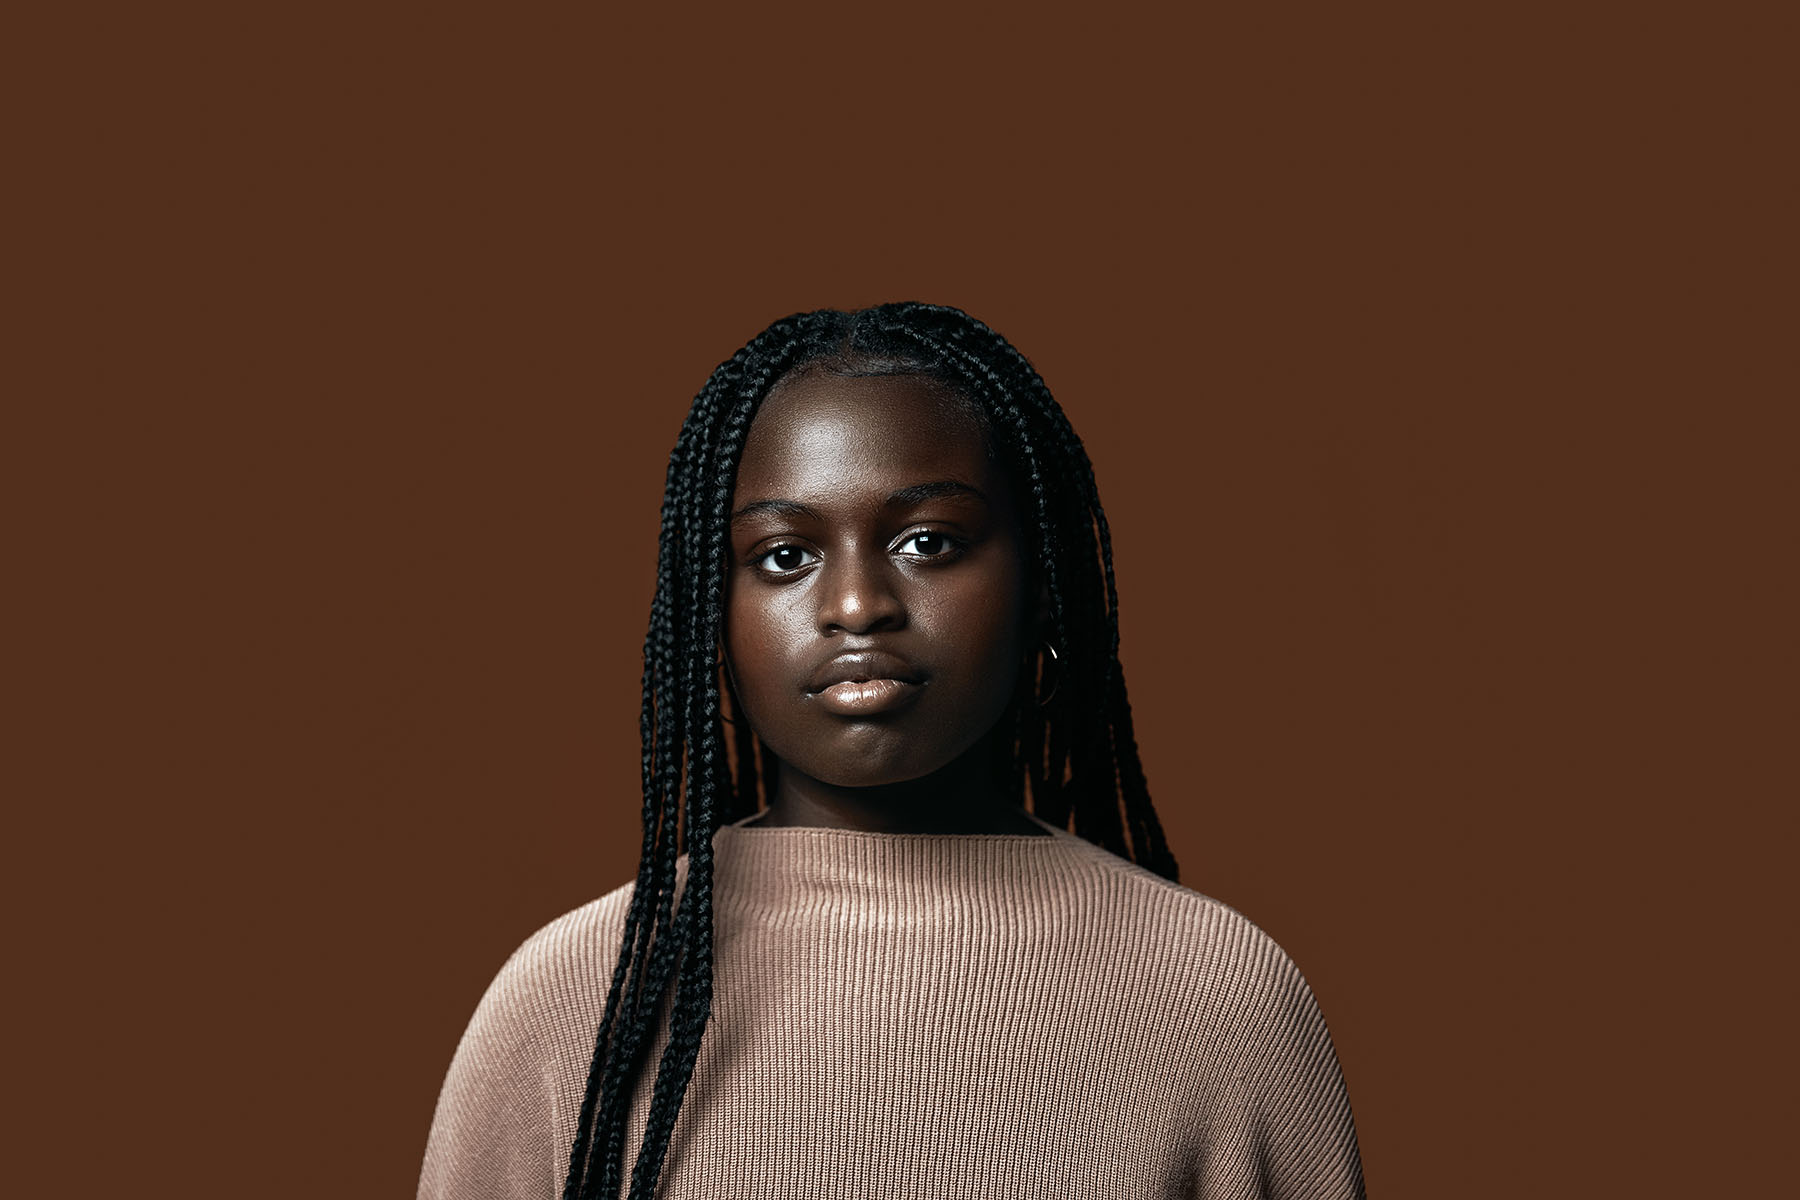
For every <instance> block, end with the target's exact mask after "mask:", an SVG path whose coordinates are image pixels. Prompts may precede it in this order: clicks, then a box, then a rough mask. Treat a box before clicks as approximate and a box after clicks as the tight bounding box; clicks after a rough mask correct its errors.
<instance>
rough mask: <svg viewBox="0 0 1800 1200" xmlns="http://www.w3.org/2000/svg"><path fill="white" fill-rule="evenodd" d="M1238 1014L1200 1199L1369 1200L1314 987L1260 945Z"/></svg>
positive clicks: (1208, 1134) (1212, 1120)
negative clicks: (1234, 1055)
mask: <svg viewBox="0 0 1800 1200" xmlns="http://www.w3.org/2000/svg"><path fill="white" fill-rule="evenodd" d="M1259 940H1260V941H1261V943H1262V944H1261V946H1260V947H1258V949H1259V950H1260V953H1258V954H1257V955H1256V958H1257V959H1258V960H1259V961H1257V963H1256V965H1255V969H1254V970H1252V971H1251V972H1249V975H1250V978H1251V980H1252V981H1253V982H1252V983H1251V985H1250V986H1248V987H1247V988H1246V989H1245V992H1244V993H1243V995H1242V1000H1243V1005H1242V1007H1241V1009H1239V1010H1238V1011H1237V1012H1236V1013H1235V1014H1234V1017H1235V1023H1236V1025H1237V1029H1236V1031H1235V1032H1236V1034H1237V1035H1238V1036H1237V1037H1236V1038H1234V1041H1236V1045H1237V1048H1238V1051H1239V1053H1238V1055H1237V1061H1236V1066H1235V1068H1233V1069H1231V1070H1230V1071H1229V1072H1228V1078H1227V1079H1226V1080H1224V1081H1223V1082H1224V1084H1225V1086H1224V1087H1223V1088H1221V1089H1220V1091H1219V1092H1218V1093H1217V1094H1218V1106H1217V1108H1215V1109H1214V1110H1213V1111H1212V1112H1211V1113H1209V1114H1207V1119H1206V1121H1205V1122H1204V1123H1205V1125H1206V1126H1207V1128H1206V1129H1205V1130H1203V1132H1202V1139H1201V1141H1202V1147H1203V1149H1202V1152H1201V1155H1200V1161H1199V1164H1198V1171H1197V1179H1196V1186H1195V1191H1194V1194H1195V1195H1196V1196H1197V1197H1202V1198H1204V1200H1363V1197H1364V1195H1365V1192H1364V1186H1363V1175H1362V1159H1361V1155H1360V1154H1359V1152H1358V1150H1357V1144H1356V1128H1355V1125H1354V1123H1353V1122H1352V1120H1351V1116H1350V1098H1349V1095H1348V1093H1347V1091H1346V1090H1345V1087H1344V1077H1343V1073H1342V1071H1341V1070H1340V1069H1339V1066H1338V1060H1337V1052H1336V1050H1335V1048H1334V1047H1333V1046H1332V1044H1331V1034H1330V1033H1329V1031H1328V1030H1327V1029H1326V1027H1325V1018H1324V1015H1323V1014H1322V1013H1321V1012H1320V1011H1319V1006H1318V1003H1317V1001H1315V1000H1314V998H1313V993H1312V989H1311V988H1310V987H1309V986H1308V985H1307V982H1306V979H1305V978H1304V977H1303V976H1302V975H1301V973H1300V970H1299V968H1298V967H1296V966H1295V965H1294V963H1293V960H1291V959H1290V958H1289V957H1288V956H1287V955H1286V954H1285V953H1284V952H1283V951H1282V950H1281V948H1280V947H1279V946H1277V945H1275V943H1274V942H1273V941H1271V940H1268V939H1267V938H1266V937H1264V938H1260V939H1259Z"/></svg>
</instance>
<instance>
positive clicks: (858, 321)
mask: <svg viewBox="0 0 1800 1200" xmlns="http://www.w3.org/2000/svg"><path fill="white" fill-rule="evenodd" d="M803 367H806V368H817V369H824V370H830V371H833V372H836V373H840V374H855V375H869V374H880V375H901V374H906V375H920V376H925V377H929V378H931V379H934V380H937V381H940V382H942V383H944V384H947V385H948V386H949V387H950V388H951V389H952V390H953V391H954V392H955V393H956V394H957V395H958V396H959V397H960V398H961V399H962V400H963V401H964V402H965V403H967V404H968V405H969V406H970V407H971V408H972V409H973V410H974V411H975V412H976V413H977V414H978V416H979V418H980V420H981V423H982V425H983V427H984V430H985V432H986V434H987V436H988V437H989V438H990V439H991V442H992V448H993V449H994V451H995V452H996V453H997V454H998V455H999V457H1000V458H1001V459H1002V460H1003V461H1004V462H1005V464H1006V465H1007V466H1008V467H1009V468H1010V470H1011V472H1012V476H1013V479H1014V481H1015V486H1016V487H1017V488H1018V491H1019V494H1020V496H1021V498H1022V500H1023V502H1024V507H1023V509H1022V523H1023V524H1024V525H1025V527H1026V529H1027V531H1028V535H1027V536H1028V538H1029V543H1028V544H1029V546H1030V548H1031V549H1032V550H1035V551H1036V554H1035V556H1029V555H1028V558H1027V561H1028V562H1034V563H1036V564H1039V566H1038V568H1037V569H1038V571H1039V582H1040V583H1041V586H1042V590H1043V592H1044V593H1045V594H1046V595H1047V596H1048V598H1049V610H1050V612H1049V616H1050V620H1051V623H1052V625H1053V636H1054V639H1055V645H1056V646H1057V647H1058V648H1059V649H1058V651H1057V654H1056V659H1055V661H1054V662H1046V661H1044V660H1043V652H1042V651H1037V652H1035V653H1036V654H1037V655H1038V656H1039V658H1038V661H1036V662H1034V663H1031V664H1027V668H1026V671H1025V676H1024V680H1023V682H1025V683H1026V684H1027V685H1028V686H1031V687H1034V688H1035V687H1036V686H1037V685H1036V683H1035V682H1034V681H1036V680H1038V679H1039V678H1040V677H1045V676H1049V675H1050V674H1051V673H1052V672H1054V675H1055V681H1054V690H1053V691H1051V693H1050V696H1049V699H1048V701H1047V702H1044V703H1017V702H1015V703H1014V704H1013V705H1012V706H1011V707H1010V708H1009V710H1008V712H1007V715H1006V716H1004V717H1003V718H1002V719H1001V724H1002V727H1003V728H1001V729H998V730H996V736H997V737H998V738H999V739H1000V742H1001V744H1002V745H1003V748H1004V750H1005V751H1007V752H1009V753H1010V761H1009V762H1008V764H1007V766H1008V768H1009V769H1008V771H1007V779H1008V781H1009V786H1010V788H1011V791H1012V799H1013V801H1014V802H1015V803H1017V804H1021V805H1023V804H1024V803H1025V802H1026V801H1027V799H1028V800H1029V805H1030V810H1031V812H1032V813H1033V814H1034V815H1035V816H1037V817H1038V818H1039V819H1040V820H1043V821H1045V822H1047V823H1049V824H1051V825H1054V826H1057V827H1059V828H1062V829H1070V828H1071V826H1072V828H1073V832H1074V833H1075V834H1077V835H1078V836H1081V837H1084V838H1086V839H1088V840H1089V841H1092V842H1095V843H1097V844H1099V845H1101V846H1103V847H1105V848H1106V849H1108V850H1110V851H1112V852H1113V853H1114V854H1117V855H1119V856H1120V857H1122V858H1127V859H1130V860H1132V861H1134V862H1136V863H1138V864H1140V865H1142V866H1144V867H1145V868H1147V869H1149V870H1151V871H1153V872H1155V873H1156V874H1158V875H1161V876H1163V877H1165V878H1167V879H1170V880H1173V879H1175V878H1176V864H1175V859H1174V856H1173V855H1172V854H1171V853H1170V852H1169V847H1168V844H1167V842H1166V841H1165V839H1164V837H1163V831H1162V826H1161V824H1160V822H1159V821H1158V820H1157V817H1156V811H1155V809H1154V808H1152V807H1151V804H1150V795H1149V791H1148V788H1147V785H1146V783H1145V780H1144V771H1143V767H1142V765H1141V763H1140V762H1139V759H1138V749H1137V742H1136V739H1135V737H1134V735H1133V733H1132V723H1131V706H1130V703H1129V702H1128V701H1127V699H1126V694H1125V677H1124V674H1123V672H1122V670H1121V669H1120V666H1119V621H1118V590H1117V587H1116V585H1115V583H1114V579H1113V560H1112V539H1111V535H1110V532H1109V530H1108V527H1107V523H1106V514H1105V513H1104V512H1103V511H1102V510H1101V507H1100V497H1099V493H1098V491H1097V490H1096V487H1095V484H1094V472H1093V467H1092V465H1091V464H1090V463H1089V462H1088V457H1087V452H1086V451H1085V450H1084V449H1083V448H1082V445H1081V441H1080V439H1078V438H1077V437H1076V436H1075V431H1074V430H1073V429H1072V428H1071V427H1070V425H1069V422H1068V418H1067V417H1065V416H1064V415H1063V411H1062V409H1061V408H1060V407H1059V406H1058V405H1057V403H1056V401H1055V400H1054V399H1053V398H1052V397H1051V395H1050V391H1049V389H1048V388H1047V387H1046V386H1045V385H1044V381H1043V380H1042V379H1041V378H1040V377H1039V376H1038V373H1037V371H1036V370H1034V369H1033V368H1032V366H1031V364H1030V363H1029V362H1027V361H1026V359H1025V356H1024V355H1023V354H1021V353H1019V351H1018V350H1016V349H1014V348H1013V346H1012V345H1011V343H1009V342H1007V340H1006V339H1005V338H1003V337H1001V336H1000V335H999V334H998V333H996V332H995V331H994V330H992V329H990V328H988V327H987V326H986V325H984V324H982V323H981V322H980V321H977V320H975V319H974V318H973V317H970V316H969V315H968V314H966V313H963V312H961V311H959V310H957V309H954V308H949V307H944V306H941V305H930V304H917V303H904V304H885V305H881V306H879V307H876V308H868V309H862V310H860V311H857V312H839V311H836V310H822V311H819V312H811V313H799V314H796V315H794V316H790V317H786V318H783V319H782V320H779V321H777V322H775V323H774V324H773V325H771V326H769V328H768V329H766V330H764V331H763V332H762V333H760V334H758V335H757V336H756V337H755V338H754V339H752V340H751V341H750V343H749V344H748V345H746V346H745V347H744V348H743V349H741V350H739V351H738V352H737V353H736V354H734V355H732V356H731V358H729V359H727V360H726V361H725V362H723V363H721V364H720V365H719V367H718V369H717V370H715V371H714V372H713V374H712V377H711V378H710V379H708V380H707V383H706V386H705V387H704V388H702V389H701V391H700V394H699V395H698V396H696V397H695V398H694V403H693V407H692V408H691V409H690V410H689V411H688V415H687V419H686V421H685V422H684V423H683V424H682V427H681V434H680V436H679V437H678V438H677V440H676V443H675V449H674V452H673V453H672V454H671V455H670V456H669V468H668V475H667V479H666V483H665V487H664V493H663V506H662V526H661V534H660V541H659V553H658V557H657V568H656V595H655V598H654V600H653V601H652V602H651V606H650V629H649V633H648V635H647V636H646V637H645V639H644V676H643V711H642V716H641V719H640V722H639V728H640V731H641V734H642V738H643V791H644V809H643V823H644V839H643V851H642V858H641V860H640V863H639V866H638V874H637V882H636V884H635V886H634V888H633V891H632V897H631V906H630V909H629V910H628V912H627V914H626V918H625V930H624V940H623V943H622V945H621V947H620V950H619V959H618V964H617V966H616V967H615V968H614V971H613V977H612V986H611V989H610V990H609V992H608V993H607V998H606V1010H605V1014H604V1016H603V1017H602V1019H601V1021H600V1025H599V1029H598V1031H597V1033H596V1035H595V1044H594V1056H593V1060H592V1063H591V1065H590V1066H589V1069H588V1080H587V1088H586V1092H585V1094H584V1095H583V1097H582V1102H581V1110H580V1114H579V1116H578V1118H577V1125H576V1136H575V1141H574V1145H573V1146H572V1147H571V1148H570V1152H569V1174H568V1178H567V1182H566V1184H565V1186H564V1188H563V1197H564V1200H591V1198H595V1197H604V1198H605V1200H614V1198H615V1197H617V1196H618V1194H619V1189H620V1187H621V1186H622V1184H623V1183H624V1139H625V1133H626V1123H627V1116H628V1112H629V1108H630V1104H631V1099H632V1095H633V1091H634V1089H635V1086H636V1082H637V1080H638V1078H639V1077H640V1075H641V1073H642V1071H643V1069H644V1067H645V1059H646V1058H647V1057H648V1050H649V1047H650V1045H651V1040H652V1031H653V1027H654V1026H655V1024H656V1022H657V1018H658V1014H659V1013H660V1012H661V1011H662V1008H663V1006H664V1001H665V999H667V997H668V995H669V991H670V988H671V987H673V988H674V989H675V994H674V999H673V1004H672V1007H671V1008H670V1018H669V1041H668V1045H667V1047H666V1048H665V1050H664V1052H663V1054H662V1058H661V1061H660V1062H659V1063H658V1064H657V1067H656V1075H655V1082H654V1086H653V1089H652V1097H651V1101H650V1111H649V1117H648V1123H647V1125H646V1127H645V1131H644V1139H643V1144H642V1145H641V1146H640V1147H639V1149H638V1152H637V1158H636V1161H635V1165H634V1166H633V1167H632V1170H631V1179H630V1192H629V1200H651V1197H652V1196H653V1195H654V1194H655V1190H656V1184H657V1180H658V1178H659V1176H660V1174H661V1171H662V1166H663V1160H664V1157H665V1155H666V1153H667V1151H668V1147H669V1139H670V1137H671V1135H672V1133H673V1132H674V1127H675V1118H676V1115H677V1113H678V1112H679V1111H680V1108H681V1102H682V1097H683V1096H684V1095H685V1094H686V1091H687V1086H688V1081H689V1080H690V1079H691V1078H692V1075H693V1070H694V1062H695V1060H696V1058H697V1056H698V1054H699V1051H700V1039H701V1034H702V1033H703V1032H704V1030H705V1028H706V1022H707V1017H708V1014H709V1013H710V1011H711V1006H712V988H713V959H712V955H713V894H712V885H713V848H712V835H713V832H714V831H715V830H716V829H718V828H719V826H720V825H723V824H727V823H729V822H732V821H735V820H739V819H741V818H743V817H746V816H749V815H751V814H752V813H754V812H756V811H758V810H759V807H760V804H759V794H760V793H766V791H767V788H766V786H764V785H763V784H762V783H761V780H764V779H768V778H769V777H770V776H771V774H772V768H773V767H774V765H775V764H774V761H773V759H772V758H771V756H770V755H769V754H768V752H767V750H766V749H764V748H763V747H762V746H761V745H760V743H759V740H758V739H757V738H756V736H755V734H754V732H753V731H752V730H751V728H750V725H749V723H748V722H747V721H745V720H742V719H738V720H736V721H735V722H734V723H733V724H732V744H731V746H730V747H729V748H728V747H727V745H726V732H725V705H724V701H723V699H722V693H723V691H724V689H722V688H721V686H720V677H719V671H718V664H717V662H716V661H715V648H716V647H717V646H718V645H719V642H720V636H721V632H722V629H723V616H724V607H725V571H726V561H727V552H726V542H727V537H728V532H729V521H728V518H729V513H730V504H731V495H732V489H733V486H734V484H735V482H736V476H737V467H738V460H739V457H740V456H741V454H742V453H743V449H744V442H745V439H746V437H747V436H748V434H749V430H750V422H751V421H752V419H754V417H755V416H756V412H757V409H758V407H759V406H760V405H761V404H762V402H763V400H764V399H765V398H766V397H767V396H768V395H769V392H770V389H771V388H773V387H774V386H775V385H776V384H777V383H779V382H780V381H781V380H782V379H783V378H785V377H787V376H788V375H790V374H792V373H793V372H795V371H797V370H799V369H801V368H803ZM1028 694H1029V693H1028ZM683 852H685V853H686V854H687V855H688V873H687V883H686V887H685V889H683V891H682V895H681V902H680V904H679V905H676V903H675V893H676V886H675V884H676V870H675V868H676V860H677V858H678V856H679V855H680V854H681V853H683Z"/></svg>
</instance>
